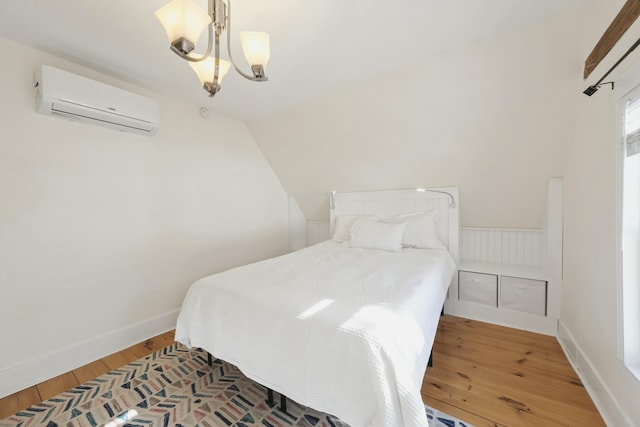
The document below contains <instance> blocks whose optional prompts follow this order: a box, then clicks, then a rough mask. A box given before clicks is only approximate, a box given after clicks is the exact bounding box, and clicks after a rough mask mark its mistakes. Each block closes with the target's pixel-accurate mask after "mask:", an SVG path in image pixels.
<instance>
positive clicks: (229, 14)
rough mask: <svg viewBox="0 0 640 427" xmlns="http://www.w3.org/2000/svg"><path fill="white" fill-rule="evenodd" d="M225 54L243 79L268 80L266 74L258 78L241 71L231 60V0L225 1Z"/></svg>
mask: <svg viewBox="0 0 640 427" xmlns="http://www.w3.org/2000/svg"><path fill="white" fill-rule="evenodd" d="M227 54H228V55H229V61H230V62H231V65H233V68H235V69H236V71H237V72H238V74H240V75H241V76H242V77H244V78H245V79H247V80H252V81H254V82H264V81H267V80H268V78H267V77H266V76H265V77H263V78H258V77H254V76H252V75H250V74H247V73H245V72H243V71H242V70H241V69H240V68H238V66H237V65H236V62H235V61H234V60H233V55H232V54H231V0H228V1H227Z"/></svg>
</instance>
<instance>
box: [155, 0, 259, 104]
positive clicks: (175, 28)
mask: <svg viewBox="0 0 640 427" xmlns="http://www.w3.org/2000/svg"><path fill="white" fill-rule="evenodd" d="M208 1H209V13H208V14H207V13H206V12H205V11H204V10H202V9H201V8H200V7H199V6H198V4H197V3H196V2H195V1H194V0H173V1H172V2H171V3H169V4H167V5H165V6H163V7H161V8H160V9H158V10H156V12H155V15H156V18H158V20H159V21H160V23H161V24H162V26H163V27H164V29H165V31H166V32H167V36H168V37H169V42H170V43H171V46H170V47H171V50H172V51H173V52H175V53H176V54H177V55H178V56H179V57H181V58H182V59H185V60H187V61H189V65H190V66H191V68H193V70H194V71H195V72H196V74H197V75H198V78H200V82H201V83H202V86H203V87H204V89H205V90H206V91H207V92H209V96H210V97H213V96H214V95H215V94H216V93H218V91H219V90H220V87H221V83H222V78H223V77H224V76H225V75H226V74H227V73H228V72H229V70H230V69H231V66H232V65H233V68H235V69H236V71H237V72H238V73H239V74H240V75H241V76H242V77H244V78H246V79H249V80H252V81H256V82H265V81H267V80H268V79H267V76H266V75H265V69H266V67H267V62H269V58H270V55H271V54H270V50H269V34H267V33H261V32H241V33H240V41H241V42H242V50H243V51H244V56H245V58H246V59H247V61H248V62H249V64H250V65H251V71H252V73H253V75H250V74H246V73H244V72H242V70H240V69H239V68H238V66H237V65H236V63H235V62H234V61H233V56H232V55H231V37H230V33H231V0H208ZM206 26H208V28H209V31H208V33H209V41H208V44H207V50H206V52H205V53H204V54H202V55H197V54H196V55H193V54H191V52H192V51H193V50H194V49H195V46H196V44H197V42H198V38H199V37H200V34H201V33H202V30H204V27H206ZM224 31H227V54H228V55H229V61H225V60H223V59H220V36H221V35H222V33H223V32H224ZM212 50H213V51H214V56H213V57H212V56H210V55H211V51H212Z"/></svg>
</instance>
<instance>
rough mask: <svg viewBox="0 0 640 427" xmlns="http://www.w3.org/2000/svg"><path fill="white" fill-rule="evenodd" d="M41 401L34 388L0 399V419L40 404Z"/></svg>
mask: <svg viewBox="0 0 640 427" xmlns="http://www.w3.org/2000/svg"><path fill="white" fill-rule="evenodd" d="M41 401H42V399H41V398H40V395H39V394H38V389H36V387H35V386H34V387H29V388H27V389H24V390H22V391H19V392H17V393H13V394H12V395H9V396H7V397H3V398H2V399H0V419H2V418H7V417H9V416H11V415H13V414H15V413H16V412H18V411H22V410H23V409H25V408H28V407H29V406H31V405H35V404H36V403H40V402H41Z"/></svg>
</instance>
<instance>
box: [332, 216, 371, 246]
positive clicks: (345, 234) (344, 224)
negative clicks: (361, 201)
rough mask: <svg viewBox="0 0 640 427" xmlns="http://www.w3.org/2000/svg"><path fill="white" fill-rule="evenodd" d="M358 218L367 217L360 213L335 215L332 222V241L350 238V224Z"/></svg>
mask: <svg viewBox="0 0 640 427" xmlns="http://www.w3.org/2000/svg"><path fill="white" fill-rule="evenodd" d="M360 218H369V217H366V216H362V215H336V217H335V220H334V223H333V241H334V242H338V243H340V242H348V241H349V239H350V238H351V226H352V225H353V223H354V222H355V221H356V220H357V219H360Z"/></svg>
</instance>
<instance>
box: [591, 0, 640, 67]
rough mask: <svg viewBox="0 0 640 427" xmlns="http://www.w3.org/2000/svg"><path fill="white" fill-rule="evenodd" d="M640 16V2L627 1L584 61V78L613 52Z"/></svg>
mask: <svg viewBox="0 0 640 427" xmlns="http://www.w3.org/2000/svg"><path fill="white" fill-rule="evenodd" d="M638 16H640V0H627V2H626V3H625V4H624V6H622V9H620V12H618V15H616V17H615V18H614V20H613V21H612V22H611V24H610V25H609V28H607V31H605V32H604V34H603V35H602V37H601V38H600V40H599V41H598V43H597V44H596V46H595V47H594V48H593V50H592V51H591V53H590V54H589V56H588V57H587V59H586V61H584V78H585V79H586V78H587V77H589V75H590V74H591V72H592V71H593V70H594V69H595V68H596V67H597V66H598V64H600V62H601V61H602V60H603V59H604V57H605V56H606V55H607V54H608V53H609V52H610V51H611V49H612V48H613V46H615V44H616V43H617V42H618V40H620V37H622V36H623V35H624V33H625V32H626V31H627V30H628V29H629V27H631V25H632V24H633V23H634V22H635V21H636V19H637V18H638Z"/></svg>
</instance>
